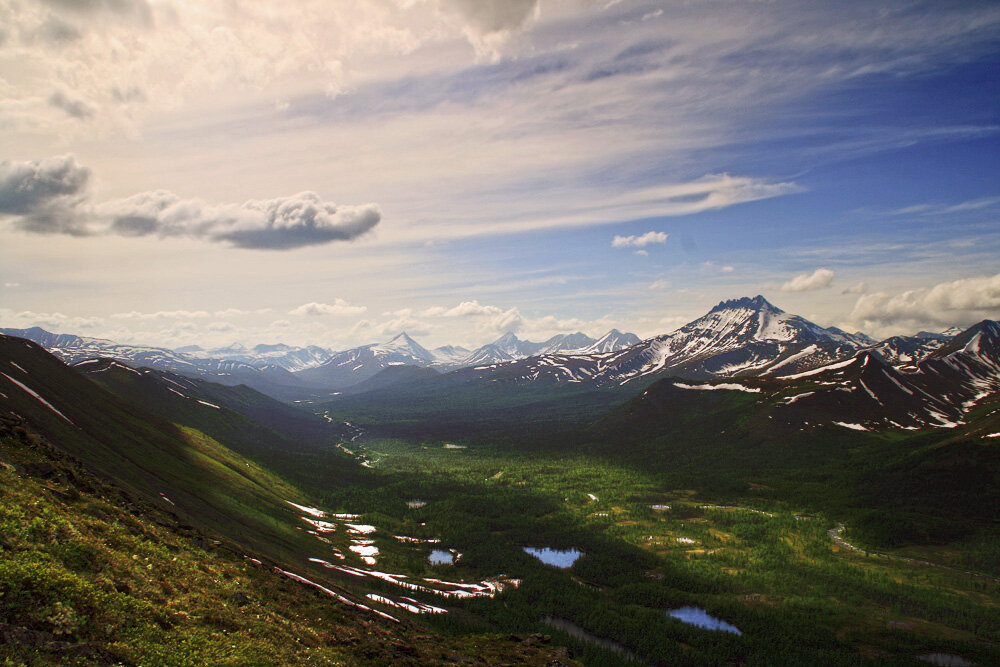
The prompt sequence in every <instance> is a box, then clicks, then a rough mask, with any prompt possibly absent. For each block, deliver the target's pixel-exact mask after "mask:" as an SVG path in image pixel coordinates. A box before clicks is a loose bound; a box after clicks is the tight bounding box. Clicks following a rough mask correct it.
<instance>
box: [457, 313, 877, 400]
mask: <svg viewBox="0 0 1000 667" xmlns="http://www.w3.org/2000/svg"><path fill="white" fill-rule="evenodd" d="M614 333H615V332H611V333H609V334H608V336H610V337H612V338H614V335H613V334H614ZM618 337H619V339H625V338H626V337H627V334H619V336H618ZM605 338H608V337H605ZM866 344H868V340H867V339H864V338H861V337H858V336H856V335H854V334H846V333H844V332H843V331H841V330H839V329H826V328H824V327H821V326H819V325H817V324H814V323H812V322H810V321H808V320H806V319H804V318H802V317H799V316H798V315H790V314H788V313H786V312H784V311H783V310H781V309H780V308H777V307H775V306H773V305H772V304H771V303H769V302H768V301H767V300H766V299H765V298H764V297H762V296H757V297H754V298H748V297H745V298H742V299H733V300H730V301H723V302H722V303H720V304H719V305H717V306H715V307H714V308H713V309H712V310H711V311H709V312H708V313H707V314H706V315H705V316H703V317H701V318H699V319H697V320H695V321H693V322H691V323H689V324H686V325H685V326H683V327H681V328H680V329H677V330H676V331H674V332H673V333H669V334H664V335H661V336H656V337H654V338H650V339H648V340H645V341H640V342H638V343H635V344H633V345H632V346H630V347H627V348H625V349H622V350H619V351H618V352H614V353H611V354H610V355H609V354H608V353H599V352H596V351H594V350H592V349H590V348H588V349H584V350H581V351H580V352H576V353H566V354H551V355H540V356H537V357H531V358H527V359H523V360H521V361H516V362H514V363H507V364H503V363H502V362H494V363H495V364H498V365H497V366H496V367H495V368H477V369H476V370H477V371H479V373H480V378H481V379H483V380H486V381H495V382H513V383H517V384H523V383H530V382H538V381H541V382H545V383H554V384H560V383H570V382H573V383H580V382H583V383H590V384H595V385H606V384H619V385H621V384H625V383H627V382H630V381H633V380H636V379H639V378H646V377H651V376H656V375H663V374H672V375H681V376H684V377H691V378H704V379H708V378H714V377H735V376H742V375H775V376H781V375H789V374H792V373H796V372H800V371H802V370H808V369H810V368H815V367H818V366H822V365H824V364H827V363H830V362H833V361H837V360H840V359H843V358H845V357H849V356H851V355H853V354H854V353H855V352H857V351H858V350H859V349H861V348H862V347H863V346H864V345H866ZM594 345H596V343H595V344H594ZM604 345H606V347H613V346H612V345H611V344H608V343H607V342H606V343H604Z"/></svg>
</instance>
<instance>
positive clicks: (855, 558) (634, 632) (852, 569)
mask: <svg viewBox="0 0 1000 667" xmlns="http://www.w3.org/2000/svg"><path fill="white" fill-rule="evenodd" d="M442 444H443V443H441V442H424V443H420V444H414V443H408V442H406V441H400V440H387V439H382V440H370V441H367V442H365V445H364V446H365V453H366V455H367V456H369V457H370V458H371V459H372V460H375V461H377V464H376V472H377V477H376V478H375V479H374V480H373V481H372V483H371V486H370V487H369V488H368V489H367V490H365V489H364V488H360V487H354V488H351V489H335V490H331V491H329V492H328V493H327V494H326V496H325V497H324V503H323V505H324V506H329V507H331V508H335V509H341V510H344V511H359V510H362V509H363V510H364V511H365V517H364V518H365V520H366V521H370V522H372V523H375V524H377V525H380V526H391V531H397V532H402V533H403V534H408V535H418V536H437V537H440V538H441V539H442V540H443V542H442V545H443V546H446V547H451V548H455V549H456V550H457V551H459V552H460V553H462V557H461V558H460V559H459V561H458V563H457V564H456V565H454V566H437V567H436V569H437V570H438V571H439V572H440V571H441V570H443V569H447V572H448V576H450V577H453V578H454V577H465V578H475V577H481V576H489V575H491V574H497V573H500V572H503V573H505V574H508V575H511V576H514V577H517V578H520V579H522V580H523V583H522V584H521V586H520V587H519V588H518V589H517V590H515V591H512V592H510V593H508V594H506V595H505V596H504V599H503V604H502V605H498V604H495V603H492V602H491V601H489V600H475V601H472V602H469V603H466V604H465V605H461V606H462V607H463V608H464V611H457V612H456V613H453V614H449V615H447V616H443V617H435V618H434V619H431V621H430V622H433V623H434V624H435V625H437V626H439V627H440V628H441V629H443V630H448V631H452V632H463V631H468V630H469V629H470V628H472V627H475V624H476V623H477V622H481V621H482V620H485V621H487V622H489V623H490V624H491V625H492V626H493V627H496V628H498V629H501V630H503V631H505V632H531V631H538V632H542V631H544V632H549V633H551V634H553V635H554V636H555V637H557V638H558V639H560V640H561V641H565V642H566V643H568V644H569V645H571V646H572V647H573V649H574V652H575V653H576V654H577V655H580V656H582V657H583V659H584V660H585V662H588V663H593V664H603V663H608V664H612V663H616V662H624V661H625V659H624V658H623V657H621V656H620V655H618V654H616V653H613V652H610V651H607V650H604V649H601V648H599V647H597V646H594V645H592V644H588V643H585V642H580V641H578V640H575V639H573V638H572V637H570V636H569V635H567V634H565V633H563V632H560V631H557V630H554V629H552V628H551V627H549V626H547V625H545V623H544V619H545V618H546V617H552V618H556V619H562V620H565V621H570V622H572V623H573V624H575V625H576V626H577V627H579V628H580V629H582V630H583V631H585V632H587V633H588V634H590V635H592V636H596V637H601V638H607V639H611V640H614V641H615V642H617V643H619V644H621V645H623V646H624V648H625V649H627V650H628V651H629V652H631V653H633V654H636V655H638V656H640V657H642V658H643V659H644V660H646V661H649V662H653V663H656V664H718V663H720V662H727V661H732V660H735V661H748V662H749V663H751V664H803V665H815V664H831V665H833V664H845V665H847V664H857V663H858V662H859V661H864V660H865V659H870V660H872V661H877V662H879V664H926V663H921V662H916V658H917V657H918V656H919V655H923V654H926V653H930V652H943V653H949V654H955V655H960V656H963V657H965V658H966V659H970V660H973V661H974V662H977V663H979V664H992V663H995V662H997V661H998V660H1000V632H998V631H997V625H996V622H995V621H996V618H998V616H1000V585H998V584H997V583H996V582H994V581H991V580H988V579H984V578H976V577H970V576H968V575H965V574H960V573H955V572H951V571H948V570H941V569H936V568H933V567H928V566H924V565H917V564H912V563H906V562H902V561H894V560H889V559H886V558H882V557H878V556H874V555H871V556H865V555H864V554H863V553H855V552H853V551H850V550H847V549H844V548H842V547H838V546H837V545H835V544H834V543H833V542H832V541H831V540H830V537H829V536H828V535H827V530H828V529H829V528H830V527H831V526H832V525H833V523H834V519H835V518H836V517H834V516H827V515H825V514H822V513H812V514H810V515H808V516H804V515H803V514H802V507H801V506H800V505H798V504H797V503H795V502H788V501H785V500H779V499H778V498H776V497H774V496H775V493H774V492H773V491H768V489H767V488H765V487H762V486H758V487H756V488H757V490H756V491H749V490H745V492H744V494H743V497H742V498H740V499H739V502H741V503H743V505H742V507H735V506H734V507H733V508H718V507H715V508H713V507H707V506H709V505H712V504H713V503H715V502H718V501H717V500H715V498H713V497H712V496H711V495H705V494H704V493H700V492H696V491H695V490H692V489H683V488H677V487H674V486H671V485H670V484H669V483H666V484H665V483H664V482H669V481H671V480H670V479H669V476H668V477H667V478H665V477H664V476H663V475H661V474H660V473H658V472H656V467H654V466H650V467H649V469H648V470H647V471H645V472H642V471H639V470H637V468H635V467H630V466H621V465H612V464H610V463H608V462H607V461H606V460H605V459H603V458H601V457H595V456H585V455H580V454H571V453H565V452H562V453H559V452H556V453H551V452H550V453H540V452H536V453H526V452H523V451H522V452H516V453H511V452H510V451H509V450H506V449H503V450H502V449H499V448H495V447H487V446H481V445H480V446H476V445H470V446H469V447H468V448H466V449H445V448H443V446H442ZM592 496H593V497H596V500H594V499H593V498H592ZM411 499H420V500H423V501H426V502H427V504H426V505H425V506H423V507H420V508H409V507H408V506H407V504H406V501H407V500H411ZM729 500H732V497H729ZM653 505H669V506H670V509H669V510H666V509H661V510H655V509H653V508H652V506H653ZM385 544H386V547H387V548H386V550H384V560H382V561H380V568H392V567H399V568H405V567H409V568H410V570H411V571H413V570H416V571H427V570H433V569H435V568H433V567H432V566H429V565H426V564H425V563H426V562H425V561H423V562H421V561H418V559H416V558H414V557H413V555H412V554H413V552H414V549H413V548H403V547H400V546H396V547H395V548H394V547H393V546H392V544H391V542H390V541H386V542H385ZM524 546H540V547H543V546H548V547H556V548H565V547H577V548H579V549H581V550H582V551H583V552H584V553H585V554H586V555H585V556H583V557H582V558H580V559H579V560H578V561H577V563H576V564H575V565H574V566H573V567H572V568H571V569H570V570H568V571H561V570H558V569H555V568H552V567H548V566H545V565H543V564H541V563H540V562H538V561H537V560H535V559H534V558H532V557H530V556H528V555H527V554H525V553H524V552H523V551H522V547H524ZM428 550H429V548H423V549H422V551H421V550H419V549H418V551H420V553H426V551H428ZM407 552H408V553H409V554H410V555H409V556H406V555H405V554H406V553H407ZM684 605H698V606H701V607H703V608H705V609H707V610H708V611H709V612H710V613H711V614H713V615H715V616H718V617H721V618H722V619H724V620H726V621H728V622H730V623H732V624H734V625H736V626H737V627H739V628H740V629H741V630H742V631H743V633H744V634H743V635H742V636H734V635H730V634H726V633H722V632H713V631H707V630H701V629H698V628H694V627H691V626H687V625H684V624H682V623H681V622H679V621H676V620H673V619H670V618H668V617H667V616H666V613H665V612H666V610H668V609H672V608H676V607H680V606H684ZM477 619H478V620H477Z"/></svg>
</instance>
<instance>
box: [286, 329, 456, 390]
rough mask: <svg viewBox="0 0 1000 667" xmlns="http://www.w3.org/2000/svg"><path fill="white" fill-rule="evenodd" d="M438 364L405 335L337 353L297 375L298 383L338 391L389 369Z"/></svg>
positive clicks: (425, 350)
mask: <svg viewBox="0 0 1000 667" xmlns="http://www.w3.org/2000/svg"><path fill="white" fill-rule="evenodd" d="M436 361H437V357H436V356H435V355H434V353H432V352H430V351H428V350H427V349H426V348H425V347H423V346H422V345H421V344H420V343H418V342H417V341H415V340H413V338H411V337H410V336H409V335H408V334H407V333H406V332H405V331H404V332H402V333H400V334H398V335H397V336H395V337H394V338H392V339H391V340H389V341H388V342H385V343H372V344H370V345H362V346H361V347H355V348H352V349H350V350H344V351H343V352H337V353H336V354H334V355H333V356H332V357H330V359H329V360H328V361H326V362H325V363H323V364H320V365H319V366H315V367H313V368H307V369H304V370H301V371H298V372H296V373H295V374H294V375H295V379H296V380H297V381H298V382H299V383H305V384H307V385H310V386H313V387H318V388H323V389H335V390H337V389H344V388H346V387H350V386H351V385H355V384H358V383H359V382H363V381H364V380H367V379H369V378H371V377H374V376H375V375H376V374H377V373H378V372H379V371H381V370H383V369H385V368H388V367H389V366H400V365H409V366H429V365H431V364H433V363H435V362H436Z"/></svg>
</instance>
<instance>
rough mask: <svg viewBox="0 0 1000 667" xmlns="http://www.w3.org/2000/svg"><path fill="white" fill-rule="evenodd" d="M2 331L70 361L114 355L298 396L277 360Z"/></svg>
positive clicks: (289, 375)
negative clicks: (253, 362) (256, 360)
mask: <svg viewBox="0 0 1000 667" xmlns="http://www.w3.org/2000/svg"><path fill="white" fill-rule="evenodd" d="M0 334H4V335H7V336H15V337H19V338H26V339H28V340H31V341H33V342H35V343H38V344H39V345H41V346H42V347H44V348H45V349H47V350H49V351H50V352H51V353H52V354H54V355H56V356H57V357H59V358H60V359H62V360H63V361H65V362H66V363H76V362H79V361H84V360H86V359H97V358H102V357H103V358H110V359H117V360H119V361H122V362H124V363H126V364H128V365H129V366H133V367H136V368H155V369H157V370H165V371H171V372H173V373H180V374H181V375H186V376H188V377H201V378H205V379H208V380H211V381H213V382H219V383H222V384H228V385H239V384H245V385H247V386H250V387H253V388H255V389H257V390H258V391H261V392H263V393H266V394H268V395H269V396H289V395H294V396H298V395H299V394H301V390H297V389H296V387H297V385H298V384H299V383H298V382H297V380H296V378H295V376H294V375H293V374H292V373H290V372H289V371H288V370H286V369H284V368H282V367H281V366H279V365H276V364H273V363H263V364H260V365H259V367H257V366H253V365H251V364H248V363H246V362H245V361H241V360H239V359H235V358H228V359H226V358H207V357H206V358H201V357H196V356H192V355H189V354H182V353H180V352H176V351H174V350H168V349H166V348H160V347H147V346H141V345H122V344H119V343H114V342H112V341H108V340H104V339H101V338H88V337H84V336H74V335H69V334H53V333H50V332H48V331H45V330H44V329H40V328H38V327H32V328H30V329H0Z"/></svg>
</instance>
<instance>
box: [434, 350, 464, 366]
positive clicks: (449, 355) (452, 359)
mask: <svg viewBox="0 0 1000 667" xmlns="http://www.w3.org/2000/svg"><path fill="white" fill-rule="evenodd" d="M431 352H432V353H433V354H434V359H435V361H436V363H438V364H440V365H444V366H449V365H454V364H461V363H462V362H463V361H465V360H466V359H467V358H468V357H469V354H471V351H470V350H468V349H466V348H464V347H462V346H461V345H442V346H441V347H436V348H434V349H433V350H431Z"/></svg>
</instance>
